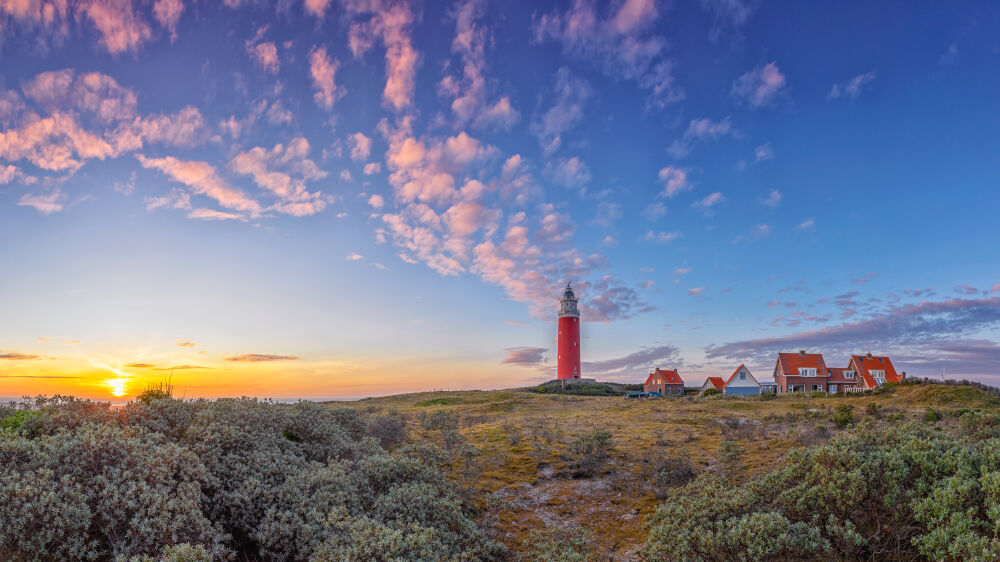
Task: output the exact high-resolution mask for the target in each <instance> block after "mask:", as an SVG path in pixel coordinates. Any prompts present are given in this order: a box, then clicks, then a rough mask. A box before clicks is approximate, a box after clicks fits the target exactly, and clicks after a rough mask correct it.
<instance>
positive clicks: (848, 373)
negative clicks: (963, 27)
mask: <svg viewBox="0 0 1000 562" xmlns="http://www.w3.org/2000/svg"><path fill="white" fill-rule="evenodd" d="M844 378H845V379H853V378H854V371H844Z"/></svg>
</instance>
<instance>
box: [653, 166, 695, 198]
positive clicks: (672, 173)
mask: <svg viewBox="0 0 1000 562" xmlns="http://www.w3.org/2000/svg"><path fill="white" fill-rule="evenodd" d="M659 176H660V181H661V182H663V191H661V192H660V197H673V196H674V195H677V194H678V193H680V192H682V191H687V190H688V189H691V187H692V185H691V183H690V182H689V181H688V173H687V170H684V169H682V168H676V167H674V166H667V167H665V168H661V169H660V172H659Z"/></svg>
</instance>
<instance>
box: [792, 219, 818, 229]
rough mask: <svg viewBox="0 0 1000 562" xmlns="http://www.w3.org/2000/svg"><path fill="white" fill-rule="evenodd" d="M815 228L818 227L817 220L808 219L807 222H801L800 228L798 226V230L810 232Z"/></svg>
mask: <svg viewBox="0 0 1000 562" xmlns="http://www.w3.org/2000/svg"><path fill="white" fill-rule="evenodd" d="M814 226H816V220H815V219H806V220H804V221H802V222H800V223H799V226H797V227H796V228H798V229H799V230H808V229H810V228H812V227H814Z"/></svg>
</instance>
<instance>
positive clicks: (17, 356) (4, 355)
mask: <svg viewBox="0 0 1000 562" xmlns="http://www.w3.org/2000/svg"><path fill="white" fill-rule="evenodd" d="M0 359H6V360H8V361H30V360H32V359H41V356H39V355H32V354H28V353H17V352H15V351H0Z"/></svg>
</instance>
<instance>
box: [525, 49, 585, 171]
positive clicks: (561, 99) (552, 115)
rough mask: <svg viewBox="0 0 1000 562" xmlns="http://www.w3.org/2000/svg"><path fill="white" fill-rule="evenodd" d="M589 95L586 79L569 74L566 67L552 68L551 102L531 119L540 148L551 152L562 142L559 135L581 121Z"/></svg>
mask: <svg viewBox="0 0 1000 562" xmlns="http://www.w3.org/2000/svg"><path fill="white" fill-rule="evenodd" d="M593 96H594V93H593V90H592V89H591V88H590V84H588V83H587V81H586V80H584V79H582V78H578V77H576V76H573V74H572V73H570V70H569V69H568V68H566V67H562V68H560V69H559V70H558V71H556V82H555V86H554V91H553V95H552V97H553V98H554V99H555V102H554V103H553V104H552V106H551V107H549V108H548V109H546V110H545V111H544V112H542V113H540V114H539V115H537V116H536V117H535V119H534V120H533V121H532V123H531V132H532V133H534V135H535V136H536V137H538V142H539V144H540V145H541V147H542V150H544V151H545V152H546V153H552V152H554V151H555V150H556V149H558V148H559V147H560V146H561V145H562V141H563V135H564V134H566V133H567V132H568V131H570V130H571V129H573V128H574V127H576V126H577V125H578V124H579V123H580V122H582V121H583V114H584V107H585V106H586V104H587V101H588V100H589V99H590V98H592V97H593ZM547 97H548V96H547Z"/></svg>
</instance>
